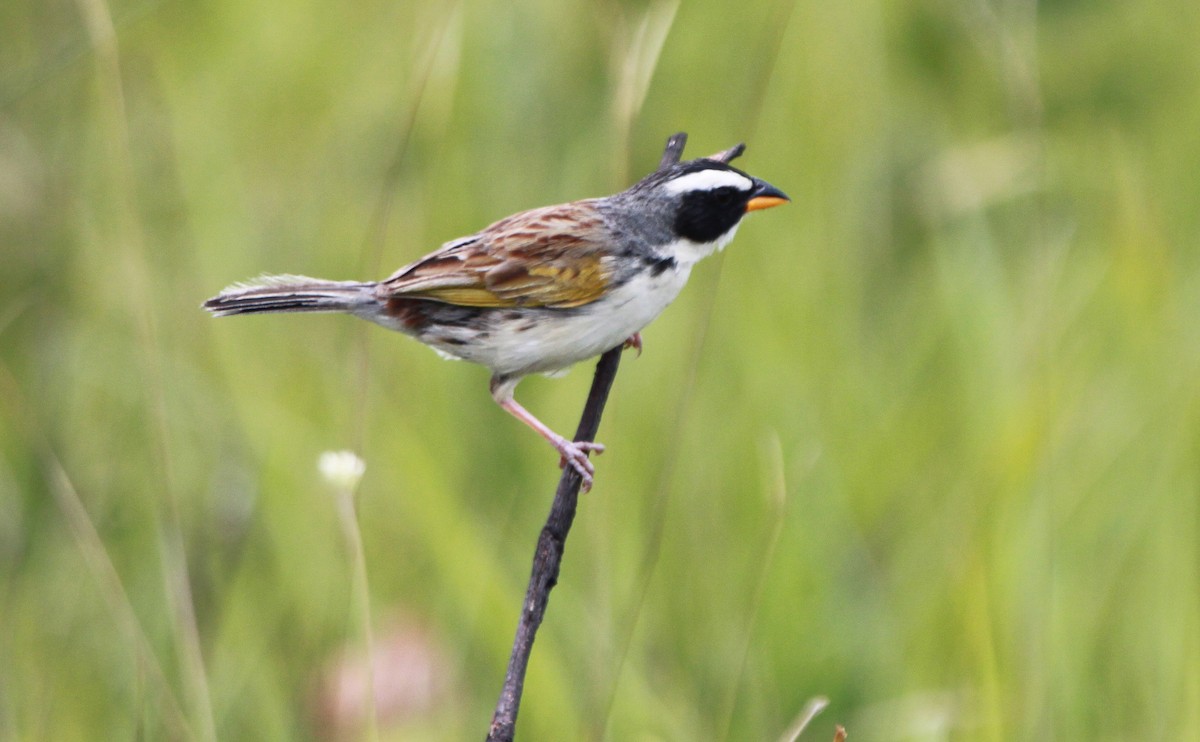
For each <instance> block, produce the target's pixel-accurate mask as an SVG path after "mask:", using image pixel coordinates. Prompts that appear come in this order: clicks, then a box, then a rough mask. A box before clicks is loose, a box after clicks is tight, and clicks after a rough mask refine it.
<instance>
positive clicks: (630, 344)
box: [621, 332, 642, 358]
mask: <svg viewBox="0 0 1200 742" xmlns="http://www.w3.org/2000/svg"><path fill="white" fill-rule="evenodd" d="M630 348H633V349H634V350H636V351H637V354H638V358H641V357H642V333H640V332H635V333H633V334H632V335H630V336H629V337H627V338H625V344H624V345H622V346H621V350H629V349H630Z"/></svg>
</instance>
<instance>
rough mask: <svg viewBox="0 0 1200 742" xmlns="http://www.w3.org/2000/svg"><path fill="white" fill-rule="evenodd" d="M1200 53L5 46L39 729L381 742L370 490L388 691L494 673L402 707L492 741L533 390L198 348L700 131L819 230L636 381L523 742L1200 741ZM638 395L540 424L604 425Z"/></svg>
mask: <svg viewBox="0 0 1200 742" xmlns="http://www.w3.org/2000/svg"><path fill="white" fill-rule="evenodd" d="M1198 37H1200V5H1197V4H1196V3H1194V2H1184V1H1183V0H1167V1H1166V2H1161V3H1119V2H1113V1H1111V0H1099V1H1098V2H1081V1H1080V0H1053V1H1051V2H1045V3H1043V4H1041V5H1038V4H1035V3H1033V2H1030V1H1028V0H995V1H994V2H989V1H988V0H965V1H964V2H945V1H944V0H901V1H900V2H893V3H878V2H876V3H870V2H868V3H861V2H859V3H824V2H812V1H808V2H794V1H792V0H784V1H782V2H776V3H749V4H746V3H741V4H735V3H722V2H716V1H715V0H706V1H698V2H687V3H679V4H678V5H674V4H671V2H669V0H660V1H659V2H657V3H649V4H648V3H646V2H632V1H625V0H599V1H598V2H591V3H572V2H554V1H552V0H531V2H527V3H519V4H515V5H514V4H511V3H494V2H493V3H488V2H471V3H457V4H456V3H443V2H430V1H428V0H419V1H418V2H410V3H399V2H381V1H380V0H365V1H363V2H354V3H329V2H315V1H314V0H293V1H292V2H287V3H283V2H267V1H264V0H215V1H214V2H208V3H196V2H170V1H168V0H112V1H111V2H108V3H106V2H105V0H78V1H77V2H74V3H72V2H64V0H15V1H13V0H10V1H9V2H6V3H3V4H2V5H0V266H2V269H0V297H2V299H0V667H3V668H4V669H3V671H0V737H4V738H10V739H54V740H71V739H131V738H137V739H164V738H167V739H192V738H195V739H213V738H219V739H288V740H291V739H317V738H325V737H329V736H337V735H339V734H340V735H341V737H342V738H354V737H355V735H356V732H355V731H354V730H355V728H356V727H355V720H354V719H353V718H352V719H350V720H349V721H346V720H344V719H343V720H342V721H341V722H337V720H334V721H331V720H330V718H329V715H330V714H331V713H333V712H331V711H329V710H328V708H327V707H328V706H329V703H330V701H329V699H328V698H326V697H325V695H326V694H328V693H329V692H331V691H329V690H328V689H329V688H330V687H331V685H330V684H331V683H334V684H335V685H336V683H337V681H336V678H338V677H340V676H339V675H338V674H337V672H335V671H334V670H331V668H333V667H335V666H337V663H338V661H339V660H338V659H337V658H338V657H341V656H343V653H344V652H346V651H349V652H350V654H349V655H346V656H350V657H353V656H354V652H355V651H361V649H362V648H363V647H365V646H366V645H367V640H366V637H365V636H364V632H363V631H361V630H360V628H361V627H362V625H363V624H362V622H361V620H360V618H361V617H359V616H356V614H355V611H356V606H357V605H358V603H357V602H356V601H355V599H354V598H353V595H352V592H353V589H352V584H353V579H352V575H353V574H354V558H353V555H352V553H351V551H350V550H349V549H348V548H347V544H346V539H345V538H344V534H343V532H342V529H341V526H340V525H339V521H338V517H337V514H336V504H335V498H334V496H333V493H332V492H331V491H330V490H329V488H328V487H327V486H326V485H325V484H324V483H323V482H322V480H321V479H320V477H319V475H318V473H317V468H316V462H317V458H318V455H319V454H320V452H322V451H325V450H328V449H340V448H349V449H353V450H355V451H356V452H358V453H359V454H360V455H361V456H362V457H363V458H364V459H365V461H366V476H365V478H364V479H363V482H362V485H361V488H360V490H359V492H358V494H357V498H358V500H357V504H358V508H359V523H360V526H361V532H362V539H363V544H364V548H365V555H366V565H367V573H368V578H369V586H370V587H369V589H370V600H371V606H372V608H371V611H372V619H373V620H372V624H373V625H374V626H375V627H376V628H375V631H374V634H375V637H374V639H373V641H374V644H375V645H377V646H375V648H378V646H383V645H385V644H387V642H388V641H389V640H388V639H387V636H388V631H389V629H388V628H387V627H389V626H401V627H408V628H407V629H403V630H402V631H400V634H399V636H402V637H407V638H404V639H403V640H400V639H398V640H397V642H398V643H397V645H396V646H400V647H402V648H403V647H411V646H412V644H413V643H414V642H415V643H416V644H418V645H420V646H421V647H422V648H423V649H422V651H421V652H417V653H416V655H417V656H418V657H419V658H421V659H420V661H417V660H412V658H411V657H409V660H412V661H413V662H414V663H415V664H414V665H413V667H414V668H415V669H413V671H412V672H411V673H407V674H406V673H403V672H402V673H400V674H401V675H402V676H403V677H410V676H413V677H415V676H416V675H417V674H419V672H428V673H432V674H433V675H436V676H437V677H440V678H443V681H441V684H440V685H438V684H436V683H435V684H434V686H436V688H440V690H437V691H436V692H432V691H431V695H429V696H428V697H427V698H425V699H424V700H423V701H420V699H418V701H420V702H416V701H414V703H413V705H411V707H404V708H402V709H401V710H400V711H397V710H396V708H394V707H392V706H388V705H387V704H386V703H385V702H384V700H383V694H384V692H385V691H388V690H389V689H388V688H382V687H380V686H382V685H383V680H382V679H377V683H376V686H377V687H376V688H375V693H376V695H377V696H378V697H379V698H380V700H379V701H377V707H378V708H377V711H378V713H379V717H380V725H379V728H380V735H381V736H382V738H384V739H469V738H476V739H478V738H480V737H482V736H483V734H484V730H485V729H486V725H487V721H488V718H489V715H490V711H491V708H492V705H493V703H494V700H495V694H496V693H497V692H498V690H499V687H500V682H501V680H502V677H503V669H504V663H505V661H506V658H507V654H508V650H509V643H510V641H511V637H512V631H513V628H514V626H515V623H516V613H517V610H518V606H519V604H520V595H521V594H522V591H523V590H524V584H525V579H526V577H527V574H528V568H529V560H530V554H531V550H532V547H533V544H534V540H535V538H536V534H537V530H538V528H539V527H540V524H541V520H542V518H543V517H544V513H545V511H546V509H547V507H548V503H549V499H550V496H551V492H552V488H553V483H554V481H555V479H556V476H557V470H556V469H555V467H554V457H553V455H552V454H551V452H550V451H549V450H548V449H547V448H546V446H545V444H544V443H543V442H541V441H540V440H538V439H537V438H536V436H534V435H532V434H530V433H529V432H528V431H526V430H524V429H520V426H519V425H518V424H517V423H515V422H514V421H513V420H511V419H510V418H508V417H507V416H506V415H505V414H504V413H503V412H501V411H500V410H498V409H497V408H496V407H495V405H494V404H493V403H492V401H491V399H490V398H489V396H488V394H487V388H486V378H487V374H486V371H484V370H482V369H478V368H474V367H468V366H466V365H463V364H446V363H444V362H443V361H440V360H439V359H437V358H436V357H435V356H434V355H433V354H432V353H430V352H429V351H427V350H426V349H424V348H421V347H420V346H419V345H418V344H416V343H413V342H411V341H409V340H406V339H404V338H401V337H399V336H394V335H390V334H388V333H385V332H383V331H382V330H379V329H378V328H374V327H370V326H367V325H366V323H358V322H355V321H352V320H350V319H347V318H345V317H323V316H317V317H268V318H251V319H240V320H236V321H234V320H229V321H220V322H214V321H212V320H211V319H209V318H208V317H207V316H205V315H204V313H202V312H201V311H200V310H199V308H198V305H199V303H200V302H201V301H202V300H203V299H204V298H206V297H207V296H210V295H212V294H213V293H215V292H216V291H217V290H219V289H220V288H221V287H222V286H224V285H226V284H228V283H231V282H233V281H235V280H239V279H244V278H248V277H251V276H254V275H256V274H258V273H261V272H296V273H305V274H311V275H322V276H327V277H330V278H351V277H361V278H368V277H381V276H383V275H385V274H386V273H387V272H389V271H390V270H392V269H393V268H395V267H397V266H399V265H401V264H403V263H405V262H407V261H408V260H410V259H413V258H415V257H417V256H419V255H421V254H423V253H424V252H426V251H428V250H430V249H432V248H434V247H436V246H437V245H439V244H440V243H441V242H443V241H444V240H447V239H450V238H453V237H456V236H459V235H461V234H465V233H468V232H470V231H473V230H474V229H477V228H479V227H482V226H483V225H485V224H487V223H489V222H490V221H492V220H494V219H496V218H499V217H501V216H504V215H506V214H508V213H510V212H513V211H516V210H519V209H522V208H529V207H533V206H539V205H543V204H547V203H553V202H556V201H561V200H568V199H572V198H578V197H583V196H589V195H600V194H604V193H609V192H613V191H616V190H619V189H621V188H623V187H624V186H626V185H628V183H630V182H631V181H632V180H633V179H635V178H636V177H639V176H640V175H641V174H644V173H645V172H647V171H649V170H650V169H652V168H653V167H654V165H655V164H656V163H657V161H658V156H659V153H660V151H661V146H662V144H663V142H664V141H665V139H666V137H667V136H668V135H669V134H670V133H671V132H673V131H676V130H680V129H683V130H686V131H688V132H689V134H690V135H691V144H690V146H689V149H688V155H690V156H698V155H702V154H707V153H711V152H715V151H717V150H719V149H723V148H725V147H728V146H729V145H731V144H733V143H734V142H736V141H739V140H745V141H747V143H748V144H749V149H748V152H747V155H746V157H745V158H744V160H742V161H741V164H742V166H743V167H744V168H746V169H748V170H749V171H751V172H753V173H755V174H757V175H760V176H761V177H763V178H766V179H768V180H770V181H771V182H772V183H775V184H777V185H778V186H780V187H781V188H783V189H784V190H785V191H787V192H788V193H789V194H790V195H791V196H792V197H793V198H794V202H793V203H792V204H791V205H790V206H788V207H786V208H782V209H777V210H772V211H770V212H767V213H765V214H762V215H754V216H753V217H752V218H750V219H749V220H748V222H747V224H745V225H744V227H743V229H742V231H741V235H740V236H739V238H738V240H737V241H736V242H735V243H734V244H733V245H732V246H731V247H730V248H729V250H727V251H726V252H725V253H724V254H723V255H722V256H720V257H719V258H716V259H712V260H710V261H708V262H707V263H706V264H704V265H702V266H701V267H700V268H699V269H698V270H697V272H696V274H695V275H694V277H693V279H692V285H691V286H690V287H689V288H688V290H687V291H686V292H685V293H684V296H682V297H681V298H680V300H679V301H678V302H677V303H676V305H675V306H673V307H672V308H671V309H670V310H669V311H668V312H667V313H666V314H665V315H664V316H663V317H662V318H661V319H660V320H659V321H658V322H657V323H656V324H655V325H653V326H652V327H651V328H650V329H649V330H648V331H647V332H646V333H645V340H646V352H645V353H644V355H643V356H642V357H640V358H637V359H636V360H635V359H634V358H633V357H631V356H630V357H627V358H626V361H625V363H624V364H623V368H622V370H621V374H620V376H619V378H618V380H617V384H616V387H615V390H614V394H613V399H612V401H611V403H610V405H609V410H608V414H607V417H606V419H605V421H604V424H603V426H602V428H601V440H603V441H605V442H606V443H607V444H608V445H609V453H607V454H605V455H604V456H603V457H601V458H600V459H599V461H598V464H597V468H598V479H597V486H596V488H595V490H594V491H593V492H592V493H591V494H589V495H588V496H587V497H586V498H585V500H584V502H583V505H582V509H581V511H580V518H579V520H578V522H577V525H576V530H575V532H574V533H573V534H572V537H571V541H570V543H569V545H568V546H569V548H568V550H567V555H566V563H565V567H564V572H563V575H562V581H561V584H560V586H559V587H558V589H557V590H556V592H555V593H554V596H553V599H552V601H551V604H550V611H549V614H548V618H547V623H546V624H545V626H544V627H543V631H542V634H541V636H540V638H539V640H538V644H537V647H536V650H535V652H534V656H533V663H532V667H531V672H530V676H529V681H528V684H527V687H526V702H525V705H524V707H523V709H522V711H521V716H520V725H519V733H520V736H521V737H522V738H523V739H530V740H550V739H594V740H599V739H612V740H642V739H645V740H649V739H670V740H675V739H680V740H683V739H687V740H696V739H730V740H734V739H736V740H743V739H744V740H771V739H775V738H777V737H778V735H779V734H781V733H782V732H783V730H784V729H785V728H786V727H787V726H788V724H789V723H790V721H791V720H792V718H793V717H794V716H795V715H796V714H797V713H798V712H799V711H800V709H801V707H802V706H803V705H804V703H805V701H806V700H807V699H809V698H810V697H812V696H815V695H818V694H825V695H828V696H829V698H830V699H831V701H832V703H831V705H830V707H829V709H828V710H827V711H825V712H824V714H823V715H822V716H820V717H819V718H818V719H817V720H816V722H815V723H814V725H813V728H811V729H810V730H809V731H807V732H806V733H805V735H804V737H803V738H804V739H831V738H832V734H833V726H834V724H835V723H838V722H840V723H843V724H845V725H846V726H847V728H848V730H849V732H850V735H851V738H852V739H853V738H858V739H881V740H909V739H911V740H945V739H972V740H973V739H979V740H1014V739H1031V740H1032V739H1063V740H1071V739H1087V740H1108V739H1111V740H1118V739H1197V738H1200V700H1198V699H1200V687H1198V686H1200V590H1198V589H1197V588H1200V574H1198V571H1200V547H1198V546H1197V532H1198V528H1200V507H1198V505H1197V495H1198V493H1200V486H1198V485H1200V439H1198V431H1200V428H1198V424H1200V404H1198V392H1200V382H1198V379H1200V376H1198V374H1197V372H1198V371H1200V324H1198V323H1197V321H1196V318H1197V317H1198V316H1200V299H1198V297H1200V290H1198V289H1200V252H1198V251H1197V250H1196V249H1195V247H1196V245H1197V243H1198V242H1200V209H1197V208H1196V204H1197V202H1198V198H1200V182H1198V181H1197V177H1196V172H1197V165H1198V163H1200V95H1197V91H1198V90H1200V54H1198V53H1197V51H1196V39H1197V38H1198ZM660 46H661V48H660ZM589 378H590V374H589V372H588V370H587V369H585V368H580V369H578V370H576V372H575V373H574V374H572V375H571V376H569V377H567V378H565V379H561V380H555V381H548V380H542V379H531V380H529V381H527V382H526V383H525V384H523V385H522V387H521V389H520V391H519V397H520V399H522V401H523V402H524V403H525V404H526V405H527V406H529V407H530V408H531V409H532V410H534V411H536V412H537V413H538V414H539V415H541V416H543V418H544V419H546V420H547V421H548V422H550V423H551V424H552V425H553V426H554V427H556V428H559V429H568V428H571V427H572V425H573V423H574V420H575V417H576V415H577V414H578V411H579V409H580V407H581V405H582V401H583V396H584V393H585V391H586V388H587V384H588V382H589ZM414 637H415V638H414ZM396 651H397V653H398V654H397V656H405V657H408V656H409V655H405V654H404V653H403V651H401V650H400V649H398V650H396ZM410 654H411V653H410ZM409 660H405V661H409ZM422 662H424V663H425V664H421V663H422ZM420 668H424V669H423V670H422V669H420ZM351 675H352V673H351ZM331 678H334V680H331ZM393 690H394V689H393ZM349 707H350V708H351V709H352V710H351V712H348V713H350V714H351V716H352V717H353V716H354V714H355V712H354V711H353V709H354V708H356V707H354V705H353V703H350V706H349ZM405 708H406V709H407V710H404V709H405ZM339 723H340V724H341V725H342V726H337V724H339ZM331 724H334V726H331ZM368 736H369V735H368Z"/></svg>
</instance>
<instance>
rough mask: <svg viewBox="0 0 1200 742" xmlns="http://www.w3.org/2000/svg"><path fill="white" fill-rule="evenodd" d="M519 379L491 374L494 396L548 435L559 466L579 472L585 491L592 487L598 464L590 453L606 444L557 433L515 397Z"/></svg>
mask: <svg viewBox="0 0 1200 742" xmlns="http://www.w3.org/2000/svg"><path fill="white" fill-rule="evenodd" d="M518 381H520V379H519V378H518V379H509V378H505V377H499V376H494V377H492V398H493V399H495V400H496V403H497V404H499V405H500V407H501V408H502V409H504V411H505V412H507V413H508V414H510V415H512V416H513V417H515V418H517V419H518V420H520V421H521V422H523V423H525V424H526V425H528V426H529V427H531V428H533V429H534V430H536V431H537V433H538V435H540V436H542V437H543V438H545V439H546V440H547V441H549V442H550V445H552V446H554V450H555V451H558V453H559V456H560V457H561V458H560V459H559V461H558V465H559V467H564V466H566V465H567V464H570V465H571V468H572V469H574V470H575V471H576V472H578V473H579V477H580V478H581V479H582V480H583V491H584V492H587V491H588V490H590V489H591V488H592V478H593V476H594V475H595V474H596V467H595V466H593V465H592V462H591V461H590V460H588V453H590V452H592V451H595V452H596V453H603V452H604V444H602V443H595V442H592V441H569V440H567V439H566V438H564V437H562V436H561V435H559V434H558V433H555V432H554V431H553V430H551V429H550V428H549V426H547V425H546V424H545V423H543V422H542V421H541V420H538V419H537V418H536V417H534V416H533V413H531V412H530V411H529V410H527V409H525V408H524V407H522V406H521V405H520V404H518V403H517V400H515V399H513V390H514V389H515V388H516V386H517V382H518Z"/></svg>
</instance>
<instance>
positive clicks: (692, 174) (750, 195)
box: [626, 148, 790, 247]
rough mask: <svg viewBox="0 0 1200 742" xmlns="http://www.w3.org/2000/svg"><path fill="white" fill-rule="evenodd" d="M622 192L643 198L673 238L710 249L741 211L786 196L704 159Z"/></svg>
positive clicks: (668, 169) (719, 243) (680, 165)
mask: <svg viewBox="0 0 1200 742" xmlns="http://www.w3.org/2000/svg"><path fill="white" fill-rule="evenodd" d="M735 149H736V148H735ZM733 151H734V150H730V152H733ZM739 152H740V150H739ZM626 194H628V195H629V196H630V197H632V198H634V199H637V200H638V201H641V202H643V203H644V204H645V205H646V206H647V207H648V209H649V210H650V211H651V212H652V213H654V214H655V217H656V220H657V221H666V222H668V223H667V224H664V225H663V226H666V227H668V228H669V230H670V232H671V235H672V236H673V237H674V238H676V239H684V240H688V241H690V242H693V243H696V244H697V245H703V246H708V245H712V246H714V247H722V246H724V245H725V243H727V242H728V241H729V240H730V239H731V238H732V237H733V234H734V232H735V231H736V229H737V226H738V224H739V223H740V222H741V220H742V217H744V216H745V215H746V214H748V213H750V212H751V211H757V210H759V209H768V208H770V207H772V206H778V205H780V204H783V203H787V202H788V201H789V200H790V199H789V198H788V197H787V195H786V194H784V193H783V191H781V190H779V189H778V188H776V187H775V186H773V185H771V184H770V183H767V182H766V181H763V180H759V179H758V178H755V177H752V176H750V175H747V174H746V173H744V172H742V171H741V170H739V169H737V168H735V167H733V166H731V165H729V164H728V163H727V162H724V161H721V160H720V159H716V158H708V157H703V158H700V159H697V160H688V161H687V162H680V163H676V164H673V165H669V166H667V167H664V168H662V169H659V170H657V171H655V172H653V173H651V174H650V175H648V176H646V177H645V178H643V179H642V180H641V181H639V182H638V183H636V184H634V185H633V187H631V188H630V189H629V190H628V191H626Z"/></svg>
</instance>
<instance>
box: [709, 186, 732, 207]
mask: <svg viewBox="0 0 1200 742" xmlns="http://www.w3.org/2000/svg"><path fill="white" fill-rule="evenodd" d="M733 197H734V192H733V189H732V188H718V189H716V190H715V191H713V200H714V201H716V202H717V203H718V204H719V205H721V206H729V205H730V204H732V203H733Z"/></svg>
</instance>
